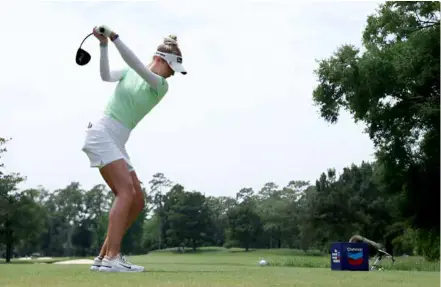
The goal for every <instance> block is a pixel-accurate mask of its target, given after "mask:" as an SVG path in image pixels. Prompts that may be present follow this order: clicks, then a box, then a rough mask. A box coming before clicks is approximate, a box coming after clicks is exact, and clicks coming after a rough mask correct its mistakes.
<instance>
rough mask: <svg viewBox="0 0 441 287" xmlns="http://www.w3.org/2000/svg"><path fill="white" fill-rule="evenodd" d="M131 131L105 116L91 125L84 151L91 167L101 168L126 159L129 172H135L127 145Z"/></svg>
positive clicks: (87, 132) (88, 129)
mask: <svg viewBox="0 0 441 287" xmlns="http://www.w3.org/2000/svg"><path fill="white" fill-rule="evenodd" d="M129 136H130V129H128V128H127V127H125V126H124V125H122V124H121V123H120V122H118V121H117V120H115V119H113V118H111V117H109V116H106V115H104V116H103V117H102V118H101V119H99V120H98V121H96V122H95V123H93V124H92V123H89V126H88V128H87V131H86V139H85V141H84V145H83V148H82V150H83V151H84V152H85V153H86V155H87V156H88V157H89V160H90V167H98V168H101V167H103V166H105V165H107V164H109V163H111V162H113V161H115V160H118V159H124V161H125V162H126V163H127V167H128V169H129V171H133V170H134V169H133V166H132V164H131V162H130V157H129V155H128V153H127V150H126V147H125V145H126V143H127V140H128V139H129Z"/></svg>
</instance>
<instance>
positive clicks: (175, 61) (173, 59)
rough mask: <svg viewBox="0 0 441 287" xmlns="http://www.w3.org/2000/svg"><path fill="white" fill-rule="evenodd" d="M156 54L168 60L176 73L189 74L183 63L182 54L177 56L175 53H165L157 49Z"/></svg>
mask: <svg viewBox="0 0 441 287" xmlns="http://www.w3.org/2000/svg"><path fill="white" fill-rule="evenodd" d="M155 55H156V56H159V57H160V58H162V59H164V60H165V61H166V62H167V64H168V65H169V66H170V68H171V69H172V70H173V71H175V72H176V73H181V74H183V75H186V74H187V71H186V70H185V68H184V66H183V65H182V57H181V56H177V55H175V54H169V53H164V52H160V51H156V53H155Z"/></svg>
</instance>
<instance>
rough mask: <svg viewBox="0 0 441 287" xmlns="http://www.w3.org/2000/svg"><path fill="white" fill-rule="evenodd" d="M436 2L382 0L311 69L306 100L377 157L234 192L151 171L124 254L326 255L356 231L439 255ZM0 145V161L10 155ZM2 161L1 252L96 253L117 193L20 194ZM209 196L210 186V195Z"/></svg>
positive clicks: (77, 188) (17, 178) (16, 177)
mask: <svg viewBox="0 0 441 287" xmlns="http://www.w3.org/2000/svg"><path fill="white" fill-rule="evenodd" d="M439 10H440V4H439V2H418V1H417V2H386V3H384V4H381V5H380V6H379V8H378V9H377V11H376V12H375V13H374V14H372V15H370V16H369V17H368V19H367V26H366V28H365V30H364V31H363V35H362V38H363V46H364V47H363V48H364V52H361V49H358V48H356V47H354V46H352V45H343V46H341V47H339V48H338V49H337V50H336V52H335V53H334V54H333V55H332V56H331V57H329V58H328V59H323V60H320V61H319V63H318V68H317V70H316V71H315V73H316V75H317V78H318V86H317V87H316V88H315V90H314V91H313V97H312V98H313V101H314V103H315V104H316V105H317V107H318V109H319V113H320V115H321V116H322V118H323V119H324V120H326V121H329V122H331V123H337V120H338V115H339V112H340V111H341V110H346V111H349V112H350V113H351V114H352V115H353V117H354V120H355V121H357V122H358V121H360V122H363V123H364V124H365V125H366V132H367V133H368V134H369V136H370V138H371V139H372V141H373V143H374V144H375V147H376V159H375V161H373V162H370V163H369V162H362V163H359V164H358V165H356V164H352V165H351V166H348V167H346V168H344V169H343V170H341V171H338V172H337V171H336V170H335V169H332V168H331V169H329V170H327V171H324V172H323V173H322V174H321V175H317V176H318V178H317V180H316V181H315V182H313V183H310V182H307V181H303V180H300V179H297V180H295V175H293V177H294V179H293V180H292V181H290V182H288V183H287V184H286V185H285V186H278V185H277V184H275V183H273V182H268V183H266V184H264V185H263V186H262V187H261V188H260V189H258V190H253V189H252V188H249V187H246V186H244V188H242V189H240V190H238V191H237V193H236V195H235V196H220V197H214V196H208V195H206V194H204V193H201V192H198V191H192V190H188V189H186V188H185V187H184V186H182V185H180V184H179V183H175V182H173V181H172V180H170V179H168V178H167V177H166V176H165V175H164V174H162V173H157V174H155V175H154V176H153V178H152V179H151V180H150V181H149V182H148V185H143V192H144V194H145V199H146V207H145V209H144V211H143V213H142V214H141V215H140V216H139V217H138V219H137V220H136V222H135V223H134V225H133V226H132V227H131V228H130V229H129V231H128V233H127V234H126V236H125V237H124V242H123V249H122V251H123V252H125V253H128V254H142V253H146V252H148V251H151V250H157V249H164V248H170V247H180V248H190V249H196V248H198V247H200V246H208V245H210V246H213V245H215V246H225V247H242V248H244V249H245V250H249V249H250V248H298V249H303V250H310V249H315V250H318V251H322V252H323V251H325V252H327V251H328V248H329V245H330V243H331V242H335V241H347V240H348V239H349V238H350V237H351V235H353V234H361V235H363V236H365V237H367V238H370V239H372V240H375V241H377V242H381V243H383V244H384V245H385V246H386V248H387V249H388V251H389V252H391V253H394V254H395V255H399V254H404V253H406V254H418V255H423V256H425V257H426V258H427V259H430V260H439V255H440V245H439V242H440V217H439V213H440V206H439V202H440V168H439V159H440V153H439V148H440V138H439V136H440V107H439V103H440V101H439V100H440V97H439V95H440V93H439V92H440V90H439V89H440V81H439V80H440V73H439V69H440V63H439V57H440V46H439V45H440V31H439V26H440V19H439V17H440V16H439ZM5 144H6V140H5V139H0V159H1V154H2V153H3V152H5V151H6V150H5ZM1 166H2V165H1V161H0V255H1V254H3V255H4V256H5V257H7V258H10V257H11V256H13V255H21V256H23V255H29V254H32V253H36V252H37V253H41V254H44V255H47V256H90V255H96V254H97V253H98V252H99V248H100V246H101V244H102V242H103V240H104V237H105V231H106V228H107V216H108V215H107V212H108V211H109V209H110V207H111V204H112V201H113V196H112V194H111V191H110V190H109V189H108V188H107V187H106V186H104V185H97V186H95V187H93V188H92V189H90V190H84V189H83V188H82V187H81V185H80V183H78V182H72V183H71V184H69V185H68V186H66V187H65V188H62V189H59V190H54V191H48V190H46V189H44V188H43V187H38V188H35V189H27V190H19V189H18V188H17V186H18V184H19V183H20V182H22V181H23V180H25V178H24V177H23V176H22V175H20V174H15V173H12V174H5V173H4V172H2V168H1ZM208 192H209V191H208Z"/></svg>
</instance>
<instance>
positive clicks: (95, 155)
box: [82, 26, 187, 272]
mask: <svg viewBox="0 0 441 287" xmlns="http://www.w3.org/2000/svg"><path fill="white" fill-rule="evenodd" d="M93 32H94V35H95V37H96V38H97V39H98V40H99V41H100V46H101V48H100V50H101V58H100V74H101V79H102V80H103V81H106V82H119V83H118V85H117V86H116V88H115V91H114V92H113V94H112V96H111V97H110V99H109V101H108V103H107V105H106V107H105V109H104V114H103V116H102V117H101V119H99V120H98V121H97V122H96V123H94V124H89V127H88V131H87V135H86V139H85V142H84V146H83V148H82V150H83V151H84V152H85V153H86V154H87V156H88V157H89V160H90V166H91V167H98V168H99V171H100V173H101V175H102V177H103V178H104V180H105V181H106V183H107V184H108V185H109V187H110V189H111V190H112V192H113V193H114V194H115V201H114V204H113V207H112V209H111V210H110V214H109V225H108V230H107V237H106V239H105V241H104V244H103V246H102V249H101V252H100V254H99V256H97V257H96V258H95V259H94V263H93V265H92V267H91V270H99V271H103V272H142V271H144V267H142V266H137V265H133V264H131V263H129V262H128V261H127V260H126V259H125V258H124V256H122V255H121V253H120V247H121V241H122V238H123V236H124V233H125V232H126V230H127V229H128V228H129V227H130V226H131V224H132V223H133V222H134V221H135V219H136V217H137V216H138V215H139V213H140V212H141V211H142V209H143V208H144V197H143V194H142V191H141V186H140V182H139V180H138V177H137V175H136V172H135V171H134V168H133V166H132V164H131V163H130V158H129V155H128V154H127V151H126V148H125V144H126V143H127V140H128V139H129V136H130V133H131V131H132V130H133V129H134V128H135V127H136V125H137V124H138V123H139V122H140V121H141V120H142V119H143V118H144V116H145V115H146V114H148V113H149V112H150V111H151V110H152V109H153V107H155V106H156V105H157V104H158V103H159V102H160V101H161V99H162V98H163V97H164V95H165V94H166V93H167V90H168V83H167V81H166V79H167V78H168V77H170V76H173V75H174V73H175V72H178V73H182V74H184V75H185V74H186V73H187V72H186V71H185V69H184V67H183V66H182V54H181V51H180V49H179V48H178V44H177V41H176V40H177V39H176V37H174V36H170V37H167V38H165V39H164V43H163V44H161V45H159V46H158V48H157V51H156V53H155V54H154V56H153V60H152V61H151V62H150V63H149V64H148V65H147V66H145V65H144V64H143V63H142V62H141V61H140V60H139V59H138V58H137V57H136V55H135V54H134V53H133V52H132V51H131V50H130V49H129V48H128V47H127V46H126V45H125V44H124V43H123V42H122V41H121V38H120V37H119V36H118V34H116V33H115V32H113V31H112V30H111V29H110V28H109V27H107V26H100V27H98V28H94V30H93ZM108 39H110V40H111V41H112V42H113V44H114V45H115V47H116V48H117V49H118V51H119V53H120V54H121V57H122V58H123V59H124V61H125V62H126V63H127V65H128V66H129V67H128V68H127V69H124V70H116V71H111V70H110V69H109V60H108V50H107V44H108Z"/></svg>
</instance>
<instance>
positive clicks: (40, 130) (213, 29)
mask: <svg viewBox="0 0 441 287" xmlns="http://www.w3.org/2000/svg"><path fill="white" fill-rule="evenodd" d="M377 5H378V3H375V2H358V1H354V2H312V3H308V2H306V1H305V2H303V3H293V2H292V3H290V2H278V1H275V2H274V3H273V2H264V1H254V2H251V1H237V2H236V3H234V4H233V2H224V1H216V2H215V1H213V2H211V1H210V2H209V3H208V1H206V2H203V1H156V2H142V3H141V2H130V3H129V2H127V3H123V2H105V3H103V2H90V3H88V2H77V3H75V2H69V3H67V2H62V3H49V2H48V3H34V4H27V10H24V9H22V8H23V7H22V6H23V4H20V3H15V2H8V4H3V6H2V9H1V10H2V11H1V12H0V16H1V17H0V23H1V24H2V25H3V27H13V29H4V30H3V32H2V34H3V35H2V37H3V38H4V39H8V43H7V44H6V45H2V48H1V49H2V55H3V58H4V59H2V69H1V72H0V73H1V77H0V98H1V99H0V100H1V101H0V102H1V105H0V136H2V137H12V141H11V142H10V143H9V144H8V149H9V151H8V153H7V154H6V155H5V158H4V161H5V165H6V168H7V171H10V172H13V171H14V172H15V171H17V172H21V173H22V174H23V175H25V176H27V181H26V183H25V184H24V185H23V187H36V186H38V185H43V186H44V187H46V188H48V189H50V190H52V189H56V188H62V187H64V186H66V185H67V184H69V183H70V182H71V181H79V182H81V184H82V185H83V187H84V188H91V187H92V186H93V185H95V184H99V183H104V181H103V180H102V179H101V177H100V175H99V172H98V171H97V170H96V169H91V168H90V167H89V162H88V159H87V157H86V155H85V154H83V153H82V151H81V146H82V143H83V141H84V136H85V129H86V126H87V123H88V122H89V121H94V120H96V119H98V118H99V116H100V113H101V111H102V109H103V108H104V105H105V103H106V100H107V99H108V97H109V96H110V95H111V93H112V91H113V89H114V84H110V83H104V82H102V81H101V80H100V77H99V63H98V59H99V47H98V42H97V41H96V40H95V39H93V38H89V39H88V40H87V41H86V42H85V44H84V45H83V47H84V48H85V49H86V50H87V51H89V52H90V53H91V55H92V60H91V62H90V63H89V65H87V66H84V67H79V66H77V65H76V64H75V62H74V57H75V53H76V50H77V48H78V46H79V44H80V43H81V41H82V39H83V38H84V37H85V36H86V35H87V34H88V33H89V32H90V31H91V29H92V28H93V27H94V26H96V25H100V24H105V25H108V26H110V27H111V28H113V29H114V30H115V31H116V32H117V33H119V35H120V36H121V39H122V40H123V42H124V43H125V44H126V45H127V46H128V47H129V48H131V49H132V51H134V52H135V54H136V55H137V56H138V57H139V58H140V59H142V60H143V61H145V63H146V64H147V63H148V62H149V60H150V59H151V57H152V54H153V52H154V50H155V48H156V46H157V45H158V44H160V43H161V42H162V38H163V37H164V36H166V35H167V34H169V33H174V34H177V36H178V41H179V43H180V46H181V49H182V51H183V56H184V64H185V66H186V68H187V70H188V75H187V76H181V75H177V76H176V77H174V78H172V79H170V81H169V83H170V89H169V93H168V94H167V95H166V97H165V98H164V100H163V101H162V102H161V103H160V104H159V105H158V106H157V107H156V108H155V109H154V110H153V112H152V113H151V114H149V115H147V117H146V118H145V119H144V120H143V122H141V124H140V125H139V126H138V127H137V128H136V129H135V130H134V131H133V134H132V137H131V139H130V140H129V142H128V144H127V149H128V152H129V154H130V156H131V158H132V163H133V164H134V165H135V168H136V171H137V173H138V176H139V177H140V179H141V180H142V181H144V182H148V181H149V180H150V179H151V177H152V175H153V174H154V173H156V172H163V173H164V174H165V175H166V176H167V177H169V178H170V179H171V180H173V181H175V182H179V183H181V184H183V185H184V186H185V187H186V188H187V189H190V190H198V191H201V192H205V193H206V194H209V195H234V194H235V193H236V192H237V191H238V190H239V189H240V188H242V187H253V188H254V189H255V190H258V189H260V188H261V187H262V186H263V184H264V183H265V182H268V181H273V182H275V183H276V184H278V185H280V186H283V185H286V184H287V183H288V182H289V181H290V180H310V181H312V182H313V181H314V180H315V179H317V178H318V177H319V176H320V174H321V173H322V172H324V171H326V169H327V168H331V167H335V168H336V169H337V170H341V169H342V168H343V167H345V166H347V165H350V164H351V163H353V162H354V163H357V164H359V163H360V162H361V161H362V160H372V159H373V152H374V149H373V145H372V143H371V141H370V139H369V137H368V135H367V134H365V133H363V129H364V126H363V125H356V124H355V123H354V122H353V120H352V118H351V117H350V116H349V115H347V114H343V115H342V117H341V118H340V120H339V122H338V124H336V125H329V124H327V123H326V122H325V121H324V120H323V119H321V118H320V116H319V114H318V111H317V108H316V107H314V106H313V102H312V91H313V89H314V87H315V86H316V85H317V82H316V78H315V75H314V73H313V71H314V69H315V68H316V67H317V63H316V60H317V59H322V58H325V57H329V56H330V55H332V53H333V52H334V51H335V50H336V49H337V48H338V46H340V45H343V44H347V43H350V44H354V45H356V46H358V47H360V46H361V35H362V31H363V28H364V26H365V24H366V18H367V16H368V15H369V14H372V13H373V12H374V11H375V9H376V7H377ZM5 55H7V57H5ZM109 55H110V56H109V57H110V67H111V68H115V69H117V68H120V67H122V66H124V62H123V60H122V59H121V57H120V56H119V54H118V52H117V50H116V49H115V48H114V47H112V45H110V50H109Z"/></svg>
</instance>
